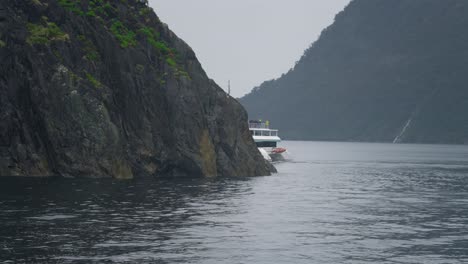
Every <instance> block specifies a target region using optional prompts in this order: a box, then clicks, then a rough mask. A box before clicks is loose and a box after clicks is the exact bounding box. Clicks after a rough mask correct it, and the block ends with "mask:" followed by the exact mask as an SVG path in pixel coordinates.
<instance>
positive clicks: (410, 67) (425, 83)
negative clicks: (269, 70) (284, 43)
mask: <svg viewBox="0 0 468 264" xmlns="http://www.w3.org/2000/svg"><path fill="white" fill-rule="evenodd" d="M467 29H468V1H465V0H444V1H440V0H392V1H388V0H354V1H352V2H351V3H350V4H349V5H348V6H347V7H346V8H345V10H344V11H343V12H341V13H339V14H338V15H337V16H336V18H335V21H334V23H333V24H332V25H331V26H330V27H328V28H327V29H325V30H324V31H323V32H322V34H321V36H320V38H319V40H318V41H317V42H315V43H314V44H313V45H311V47H310V48H309V49H307V50H306V51H305V53H304V55H303V56H302V58H301V59H300V60H299V61H298V63H297V64H296V65H295V67H294V68H293V69H291V70H290V71H289V72H288V73H286V74H284V75H283V76H281V77H280V78H278V79H276V80H272V81H267V82H265V83H263V84H262V85H261V86H260V87H257V88H254V89H253V91H252V92H251V93H250V94H248V95H246V96H245V97H243V98H241V99H240V101H241V103H242V104H243V105H244V106H245V107H246V108H247V110H248V112H249V115H250V118H263V119H269V120H270V121H271V123H272V125H273V126H274V127H277V128H279V129H281V133H282V135H283V137H285V138H288V139H304V140H339V141H370V142H375V141H378V142H412V143H468V34H467ZM278 52H281V51H278Z"/></svg>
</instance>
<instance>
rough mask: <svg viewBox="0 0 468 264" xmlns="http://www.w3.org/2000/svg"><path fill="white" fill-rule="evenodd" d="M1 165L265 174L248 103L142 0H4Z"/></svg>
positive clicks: (16, 172) (115, 173) (114, 173)
mask: <svg viewBox="0 0 468 264" xmlns="http://www.w3.org/2000/svg"><path fill="white" fill-rule="evenodd" d="M0 61H1V62H2V63H1V65H0V175H1V176H51V175H59V176H72V177H79V176H87V177H115V178H133V177H146V176H154V177H167V176H169V177H170V176H173V177H178V176H180V177H199V176H206V177H215V176H255V175H267V174H269V170H268V165H267V164H266V163H265V162H264V160H263V158H262V157H261V155H260V154H259V153H258V151H257V149H256V147H255V144H254V142H253V140H252V138H251V136H250V134H249V131H248V127H247V115H246V113H245V111H244V109H243V108H242V106H241V105H240V104H239V103H238V102H237V101H235V100H233V99H232V98H230V97H229V96H227V95H226V93H224V92H223V91H222V90H221V89H220V88H219V87H218V86H217V85H216V84H215V83H214V82H213V81H212V80H210V79H208V77H207V76H206V74H205V72H204V71H203V69H202V67H201V66H200V64H199V62H198V61H197V59H196V57H195V54H194V52H193V51H192V50H191V49H190V47H189V46H188V45H187V44H185V43H184V42H183V41H182V40H180V39H179V38H177V36H175V35H174V33H173V32H171V31H170V30H169V29H168V27H167V26H166V25H165V24H163V23H162V22H161V21H160V20H159V19H158V17H157V16H156V14H155V13H154V12H153V10H152V9H151V8H149V7H148V6H147V5H146V3H145V1H137V0H113V1H106V0H83V1H78V0H24V1H13V0H6V1H1V2H0Z"/></svg>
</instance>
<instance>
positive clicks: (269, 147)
mask: <svg viewBox="0 0 468 264" xmlns="http://www.w3.org/2000/svg"><path fill="white" fill-rule="evenodd" d="M249 130H250V133H251V134H252V137H253V139H254V141H255V144H257V147H258V150H259V151H260V153H262V155H263V157H264V158H265V159H266V160H268V161H282V160H284V156H283V154H284V153H285V152H286V149H285V148H280V147H278V143H279V142H281V138H280V137H279V135H278V130H277V129H270V122H269V121H262V120H250V121H249Z"/></svg>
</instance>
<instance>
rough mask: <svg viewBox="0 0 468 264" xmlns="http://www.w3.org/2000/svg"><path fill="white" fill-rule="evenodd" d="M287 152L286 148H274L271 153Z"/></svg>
mask: <svg viewBox="0 0 468 264" xmlns="http://www.w3.org/2000/svg"><path fill="white" fill-rule="evenodd" d="M284 152H286V149H285V148H274V149H273V150H272V151H271V153H273V154H281V153H284Z"/></svg>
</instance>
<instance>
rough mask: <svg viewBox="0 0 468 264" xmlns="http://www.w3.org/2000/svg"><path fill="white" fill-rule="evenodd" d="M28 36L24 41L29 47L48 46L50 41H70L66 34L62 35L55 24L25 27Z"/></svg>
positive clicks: (47, 23)
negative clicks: (35, 45) (34, 45)
mask: <svg viewBox="0 0 468 264" xmlns="http://www.w3.org/2000/svg"><path fill="white" fill-rule="evenodd" d="M27 27H28V31H29V36H28V38H27V40H26V42H28V43H29V44H30V45H33V44H45V45H46V44H49V43H50V42H52V41H67V40H69V39H70V37H69V36H68V34H66V33H64V32H63V31H62V30H61V29H60V28H59V27H58V26H57V25H56V24H55V23H53V22H46V25H45V26H43V25H40V24H32V23H28V25H27Z"/></svg>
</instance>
